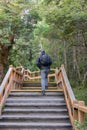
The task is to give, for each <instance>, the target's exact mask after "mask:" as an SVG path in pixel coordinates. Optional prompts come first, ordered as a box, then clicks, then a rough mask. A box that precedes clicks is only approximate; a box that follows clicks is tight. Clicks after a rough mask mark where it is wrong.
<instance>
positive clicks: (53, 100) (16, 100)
mask: <svg viewBox="0 0 87 130" xmlns="http://www.w3.org/2000/svg"><path fill="white" fill-rule="evenodd" d="M6 101H15V102H18V101H24V102H26V101H29V102H31V101H32V102H34V101H35V102H40V101H44V102H46V101H48V102H55V101H65V100H64V98H58V99H52V98H50V99H49V98H42V99H40V98H36V99H35V98H31V99H29V98H20V99H17V98H16V99H11V98H8V99H7V100H6Z"/></svg>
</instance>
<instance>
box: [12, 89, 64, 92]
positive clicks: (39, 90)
mask: <svg viewBox="0 0 87 130" xmlns="http://www.w3.org/2000/svg"><path fill="white" fill-rule="evenodd" d="M41 91H42V90H41V89H35V90H11V92H41ZM45 92H63V90H62V89H58V90H55V89H54V90H45Z"/></svg>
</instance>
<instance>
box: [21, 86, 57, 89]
mask: <svg viewBox="0 0 87 130" xmlns="http://www.w3.org/2000/svg"><path fill="white" fill-rule="evenodd" d="M21 89H42V87H30V86H26V87H21ZM50 89H57V87H48V90H50Z"/></svg>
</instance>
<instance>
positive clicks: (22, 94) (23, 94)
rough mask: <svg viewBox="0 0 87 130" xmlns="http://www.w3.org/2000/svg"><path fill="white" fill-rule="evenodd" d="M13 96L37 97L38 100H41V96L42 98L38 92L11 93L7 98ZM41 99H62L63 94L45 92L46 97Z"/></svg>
mask: <svg viewBox="0 0 87 130" xmlns="http://www.w3.org/2000/svg"><path fill="white" fill-rule="evenodd" d="M14 96H16V97H29V98H30V97H39V98H41V96H42V94H41V93H39V92H30V93H29V92H17V93H15V92H11V93H10V94H9V97H12V98H13V97H14ZM42 97H44V98H45V97H49V98H50V97H57V98H59V97H64V94H63V92H50V93H49V92H46V96H42Z"/></svg>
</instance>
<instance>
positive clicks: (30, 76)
mask: <svg viewBox="0 0 87 130" xmlns="http://www.w3.org/2000/svg"><path fill="white" fill-rule="evenodd" d="M40 78H41V76H40V71H34V72H31V71H30V70H24V68H23V67H22V66H21V67H17V68H14V67H13V66H10V67H9V70H8V72H7V74H6V76H5V78H4V80H3V82H2V84H1V85H0V114H1V112H2V108H3V107H4V104H5V101H6V98H7V97H8V95H9V93H10V91H11V89H21V86H22V82H23V81H31V80H37V81H39V80H40ZM51 78H52V79H53V78H54V82H56V84H57V88H58V87H59V88H62V89H63V92H64V96H65V100H66V105H67V108H68V113H69V117H70V120H71V124H72V126H73V129H75V130H76V126H75V123H74V122H75V120H77V121H79V122H81V123H83V122H84V121H85V113H87V107H86V106H85V103H84V101H78V100H76V98H75V96H74V93H73V91H72V88H71V86H70V83H69V80H68V78H67V74H66V71H65V68H64V66H63V65H62V66H61V68H60V69H58V68H56V69H51V73H50V74H49V75H48V80H49V81H50V79H51Z"/></svg>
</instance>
